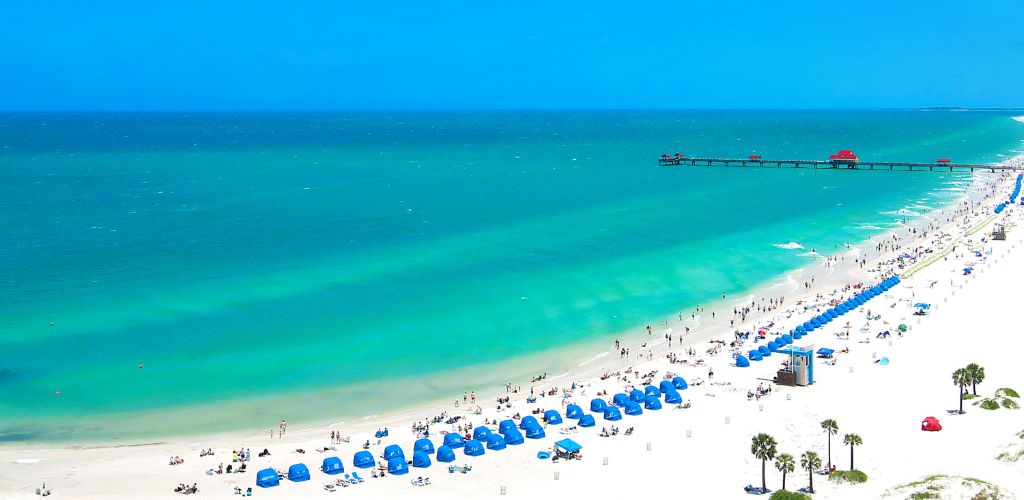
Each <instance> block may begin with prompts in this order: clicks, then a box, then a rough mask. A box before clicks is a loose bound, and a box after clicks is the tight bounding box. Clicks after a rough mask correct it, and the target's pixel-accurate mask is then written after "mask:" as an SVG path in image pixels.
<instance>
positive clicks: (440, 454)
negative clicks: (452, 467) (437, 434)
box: [436, 431, 518, 463]
mask: <svg viewBox="0 0 1024 500" xmlns="http://www.w3.org/2000/svg"><path fill="white" fill-rule="evenodd" d="M517 432H518V431H517ZM436 458H437V461H438V462H444V463H448V462H454V461H455V450H453V449H451V448H449V447H447V446H444V445H441V446H438V447H437V456H436Z"/></svg>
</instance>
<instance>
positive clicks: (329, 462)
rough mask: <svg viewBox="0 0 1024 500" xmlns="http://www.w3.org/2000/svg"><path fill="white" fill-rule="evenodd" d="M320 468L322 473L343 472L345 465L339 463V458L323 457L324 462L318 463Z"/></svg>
mask: <svg viewBox="0 0 1024 500" xmlns="http://www.w3.org/2000/svg"><path fill="white" fill-rule="evenodd" d="M320 470H321V471H322V472H323V473H324V474H340V473H342V472H345V466H344V465H341V459H340V458H338V457H327V458H325V459H324V463H323V464H321V465H320Z"/></svg>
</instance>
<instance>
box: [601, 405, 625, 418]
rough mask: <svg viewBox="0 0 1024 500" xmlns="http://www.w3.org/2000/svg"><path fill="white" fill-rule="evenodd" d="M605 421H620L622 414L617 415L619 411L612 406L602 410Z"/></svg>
mask: <svg viewBox="0 0 1024 500" xmlns="http://www.w3.org/2000/svg"><path fill="white" fill-rule="evenodd" d="M604 419H605V420H622V413H619V409H618V408H616V407H614V406H609V407H608V408H605V409H604Z"/></svg>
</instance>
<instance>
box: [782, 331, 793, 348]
mask: <svg viewBox="0 0 1024 500" xmlns="http://www.w3.org/2000/svg"><path fill="white" fill-rule="evenodd" d="M782 340H783V342H785V343H786V344H787V345H788V344H792V343H793V336H792V335H790V334H788V333H787V334H784V335H783V336H782Z"/></svg>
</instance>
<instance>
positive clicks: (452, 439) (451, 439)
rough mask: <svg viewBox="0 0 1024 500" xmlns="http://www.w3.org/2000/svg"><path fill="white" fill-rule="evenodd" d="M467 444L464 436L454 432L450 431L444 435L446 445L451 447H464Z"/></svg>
mask: <svg viewBox="0 0 1024 500" xmlns="http://www.w3.org/2000/svg"><path fill="white" fill-rule="evenodd" d="M465 444H466V440H465V439H463V438H462V436H460V435H458V434H456V433H454V432H449V433H448V434H445V435H444V445H445V446H447V447H449V448H452V449H455V448H462V446H463V445H465Z"/></svg>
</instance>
